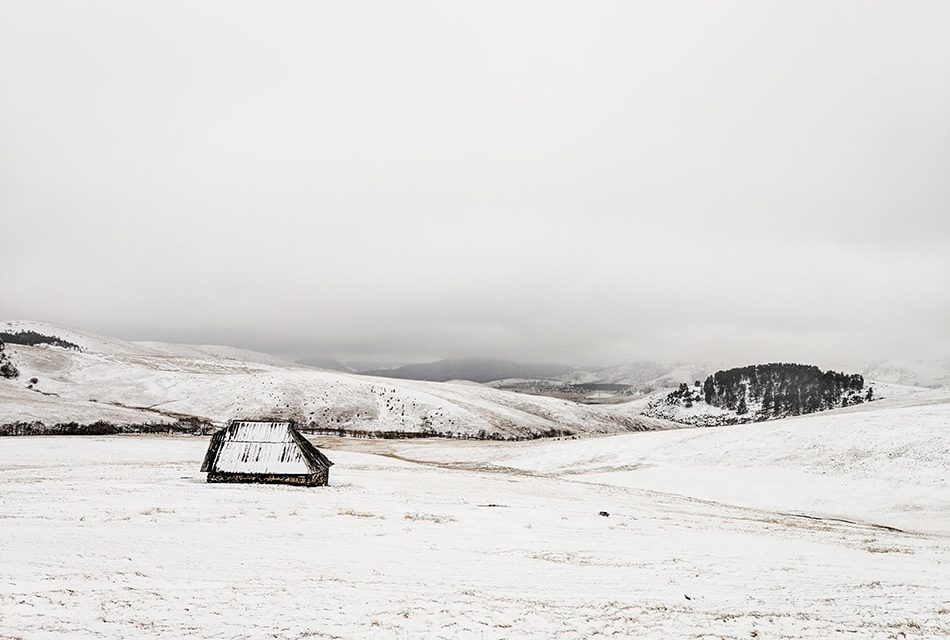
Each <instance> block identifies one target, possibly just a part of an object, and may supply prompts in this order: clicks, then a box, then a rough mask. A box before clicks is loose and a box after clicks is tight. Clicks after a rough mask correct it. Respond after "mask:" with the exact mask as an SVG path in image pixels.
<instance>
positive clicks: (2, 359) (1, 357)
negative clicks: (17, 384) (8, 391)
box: [0, 339, 20, 378]
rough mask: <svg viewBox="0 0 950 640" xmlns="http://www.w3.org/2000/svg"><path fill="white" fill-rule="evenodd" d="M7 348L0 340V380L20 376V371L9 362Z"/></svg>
mask: <svg viewBox="0 0 950 640" xmlns="http://www.w3.org/2000/svg"><path fill="white" fill-rule="evenodd" d="M6 348H7V346H6V345H5V344H4V343H3V340H2V339H0V378H16V377H17V376H18V375H20V370H19V369H17V368H16V365H15V364H13V363H12V362H10V356H8V355H7V353H6Z"/></svg>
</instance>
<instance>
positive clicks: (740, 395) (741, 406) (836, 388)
mask: <svg viewBox="0 0 950 640" xmlns="http://www.w3.org/2000/svg"><path fill="white" fill-rule="evenodd" d="M863 388H864V376H862V375H860V374H857V373H854V374H848V373H840V372H838V371H824V372H823V371H822V370H821V369H819V368H818V367H816V366H814V365H804V364H788V363H772V364H760V365H750V366H747V367H738V368H735V369H729V370H727V371H717V372H716V373H714V374H712V375H711V376H709V377H708V378H706V381H705V382H704V383H703V398H704V399H705V401H706V402H707V403H708V404H711V405H713V406H716V407H723V408H727V409H731V410H732V411H735V412H736V413H737V414H739V415H742V414H745V413H748V412H749V404H750V403H752V402H761V403H762V408H761V411H760V413H761V415H762V416H763V417H769V416H778V415H799V414H803V413H812V412H814V411H821V410H824V409H833V408H835V407H840V406H843V405H846V404H850V403H857V402H863V401H864V400H871V399H872V397H873V396H872V393H873V392H872V390H871V389H868V392H867V394H866V395H862V394H861V393H859V392H860V391H861V390H862V389H863Z"/></svg>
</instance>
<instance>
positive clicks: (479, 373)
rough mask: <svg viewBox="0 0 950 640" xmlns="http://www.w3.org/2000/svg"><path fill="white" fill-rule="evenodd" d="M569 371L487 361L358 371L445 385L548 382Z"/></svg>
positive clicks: (454, 360) (452, 360)
mask: <svg viewBox="0 0 950 640" xmlns="http://www.w3.org/2000/svg"><path fill="white" fill-rule="evenodd" d="M571 370H572V368H571V367H568V366H563V365H552V364H525V363H522V362H514V361H511V360H495V359H490V358H450V359H447V360H437V361H436V362H424V363H419V364H407V365H403V366H401V367H396V368H394V369H375V370H372V371H362V372H360V373H362V374H363V375H367V376H381V377H384V378H400V379H403V380H429V381H431V382H448V381H449V380H471V381H472V382H492V381H493V380H505V379H508V378H531V379H550V378H554V377H556V376H560V375H564V374H566V373H568V372H570V371H571Z"/></svg>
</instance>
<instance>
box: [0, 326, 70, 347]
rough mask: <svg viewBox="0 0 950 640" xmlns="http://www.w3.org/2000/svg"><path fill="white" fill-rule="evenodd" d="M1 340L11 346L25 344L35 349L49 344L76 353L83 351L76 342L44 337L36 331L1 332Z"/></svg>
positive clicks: (56, 337)
mask: <svg viewBox="0 0 950 640" xmlns="http://www.w3.org/2000/svg"><path fill="white" fill-rule="evenodd" d="M0 340H6V341H7V342H9V343H10V344H24V345H27V346H29V347H33V346H36V345H38V344H49V345H53V346H54V347H62V348H63V349H75V350H76V351H81V349H80V348H79V345H78V344H76V343H75V342H70V341H69V340H63V339H62V338H60V337H58V336H47V335H43V334H42V333H37V332H36V331H17V332H16V333H11V332H9V331H0Z"/></svg>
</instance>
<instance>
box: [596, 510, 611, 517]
mask: <svg viewBox="0 0 950 640" xmlns="http://www.w3.org/2000/svg"><path fill="white" fill-rule="evenodd" d="M597 515H600V516H603V517H605V518H609V517H610V514H609V513H607V512H606V511H601V512H600V513H599V514H597Z"/></svg>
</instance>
